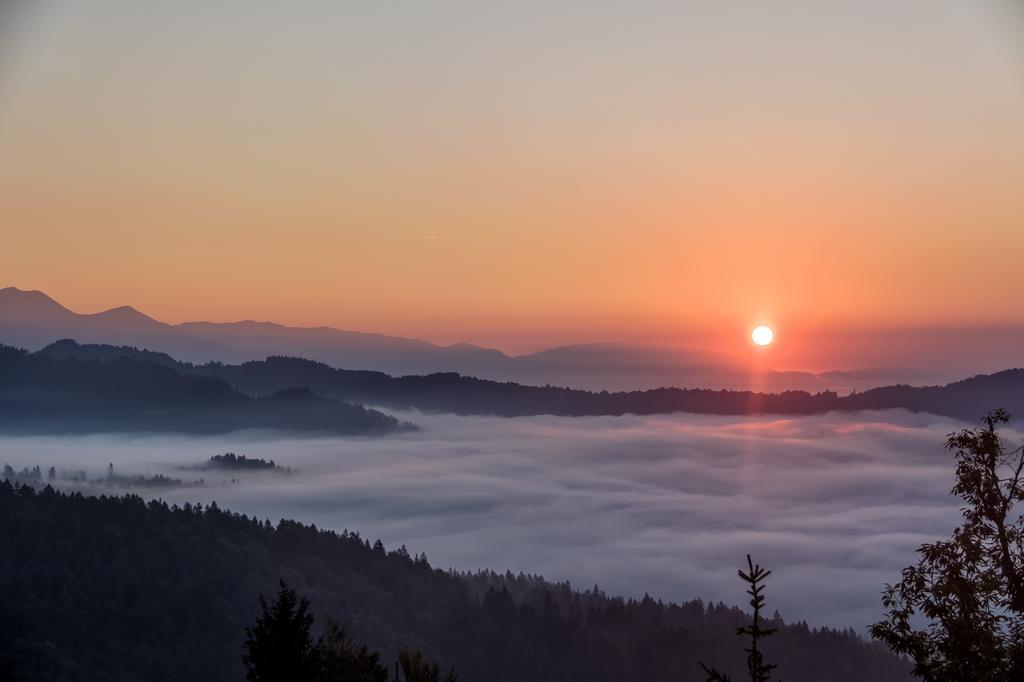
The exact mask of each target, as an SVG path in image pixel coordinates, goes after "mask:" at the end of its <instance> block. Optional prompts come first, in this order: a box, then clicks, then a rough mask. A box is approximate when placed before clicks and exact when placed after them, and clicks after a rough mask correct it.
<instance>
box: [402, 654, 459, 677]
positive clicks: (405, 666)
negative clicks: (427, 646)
mask: <svg viewBox="0 0 1024 682" xmlns="http://www.w3.org/2000/svg"><path fill="white" fill-rule="evenodd" d="M398 664H399V666H401V668H402V675H403V676H404V677H405V682H456V680H458V677H457V676H456V674H455V671H454V670H451V671H449V672H448V674H447V675H445V676H444V677H443V678H442V677H441V668H440V666H438V664H437V663H434V662H433V661H428V660H427V659H426V658H424V656H423V653H422V652H420V651H410V650H408V649H402V651H401V653H399V654H398Z"/></svg>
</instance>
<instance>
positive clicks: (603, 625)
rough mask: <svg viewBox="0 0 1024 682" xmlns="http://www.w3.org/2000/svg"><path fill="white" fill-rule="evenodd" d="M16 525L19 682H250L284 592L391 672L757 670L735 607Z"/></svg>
mask: <svg viewBox="0 0 1024 682" xmlns="http://www.w3.org/2000/svg"><path fill="white" fill-rule="evenodd" d="M0 518H2V519H4V522H3V523H2V524H0V585H2V586H3V588H2V589H0V613H2V614H3V618H0V678H3V679H9V678H10V677H11V676H13V678H14V679H17V680H20V681H21V682H37V681H42V680H65V679H66V680H93V681H97V682H106V681H108V680H109V681H113V680H118V681H121V680H147V681H150V682H161V681H167V682H171V681H174V682H177V681H179V680H206V681H210V682H220V681H222V680H223V681H224V682H227V681H229V680H230V681H232V682H234V681H236V680H240V679H242V677H243V675H244V671H243V668H242V665H241V644H242V640H243V637H244V629H245V627H246V626H247V625H249V624H251V623H252V622H253V620H254V619H255V617H256V615H257V612H258V602H257V597H258V596H259V595H260V594H266V595H270V594H272V593H274V592H275V591H276V587H277V580H278V579H279V578H282V577H283V578H284V579H285V580H287V581H288V583H289V584H290V585H291V586H293V587H294V588H296V589H297V590H298V591H299V592H300V593H302V594H304V595H306V596H308V597H309V598H310V599H311V601H312V603H313V605H314V608H315V610H316V615H317V620H318V622H319V623H322V622H323V621H324V618H323V615H324V614H330V615H331V616H332V617H333V618H335V619H337V620H338V621H340V622H341V623H342V624H344V625H346V626H347V627H348V628H349V630H350V631H351V632H352V633H353V634H354V635H355V637H356V638H357V639H359V640H364V641H366V642H367V643H368V644H369V645H370V646H371V648H373V649H376V650H379V651H381V652H382V653H383V655H384V657H385V660H386V661H389V662H390V661H392V660H394V657H395V655H396V653H397V650H398V648H399V647H400V646H403V645H407V646H414V647H420V648H422V649H423V650H424V652H425V653H426V654H427V655H428V656H429V657H431V658H433V659H435V660H438V661H439V662H441V663H442V664H443V667H445V668H447V667H448V666H454V668H455V669H456V670H457V671H458V673H459V679H460V680H461V681H462V682H474V681H476V680H480V681H484V680H487V681H488V682H521V681H523V680H530V681H531V682H547V681H550V682H575V681H579V682H613V681H614V682H621V681H622V680H652V681H657V680H665V681H668V680H674V681H675V680H678V681H682V682H686V681H691V682H695V681H697V680H703V679H704V676H703V675H702V674H701V671H700V669H699V668H698V667H697V661H698V660H701V659H705V660H706V659H711V660H714V661H716V663H718V662H719V661H721V662H723V663H724V664H725V666H726V669H727V671H728V672H732V673H734V674H738V673H739V672H740V671H739V670H737V669H736V665H735V664H737V663H740V664H741V663H742V657H743V655H742V652H741V651H740V649H741V647H742V643H741V642H740V641H739V640H737V638H736V637H735V636H734V633H735V628H736V627H737V626H738V625H741V624H745V623H746V622H747V621H746V617H745V616H744V615H743V614H742V612H740V611H739V610H738V609H735V608H731V607H727V606H725V605H723V604H717V605H714V604H708V605H705V604H703V603H702V602H700V601H693V602H688V603H684V604H672V603H663V602H661V601H656V600H654V599H651V598H645V599H643V600H640V601H636V600H623V599H621V598H615V597H608V596H606V595H605V594H604V593H602V592H600V591H598V590H597V588H595V589H594V590H589V591H586V592H577V591H574V590H573V589H572V588H571V587H570V586H569V585H568V584H554V583H550V582H547V581H545V580H543V579H542V578H539V577H535V576H525V575H519V576H513V575H511V574H505V575H500V574H495V573H490V572H485V573H479V574H474V575H463V574H457V573H452V572H446V571H442V570H439V569H436V568H432V567H431V566H430V564H429V563H428V562H427V559H426V556H425V555H420V556H411V555H410V554H409V553H408V552H407V551H406V549H405V548H404V547H403V548H401V549H398V550H395V551H390V552H389V551H386V550H385V548H384V546H383V545H382V544H381V543H380V541H378V542H377V543H376V544H374V545H372V546H371V544H370V542H369V541H368V540H366V539H363V538H362V537H360V535H359V534H358V533H351V532H347V531H346V532H343V533H340V534H338V533H334V532H328V531H322V530H318V529H316V528H315V527H312V526H306V525H303V524H300V523H296V522H294V521H281V522H280V523H278V524H277V526H276V527H273V526H271V525H270V522H269V521H260V520H257V519H255V518H247V517H245V516H240V515H236V514H232V513H230V512H227V511H223V510H221V509H219V508H217V507H216V506H215V505H214V506H210V507H206V508H200V507H194V506H190V505H186V506H185V508H178V507H168V506H167V505H166V504H164V503H161V502H149V503H146V502H144V501H143V500H142V499H141V498H139V497H135V496H127V497H83V496H82V495H80V494H77V493H76V494H73V495H67V494H61V493H57V492H54V491H52V489H49V488H45V489H43V490H42V491H40V492H33V490H32V489H31V488H20V487H19V488H16V487H14V486H12V485H11V484H9V483H7V482H0ZM722 570H723V571H725V572H728V573H732V568H731V567H726V566H723V567H722ZM738 597H739V595H738ZM778 625H779V626H780V632H779V633H778V634H777V635H775V636H773V637H772V638H771V641H770V642H768V643H766V644H765V645H764V648H765V650H766V651H767V652H768V656H769V657H770V660H772V662H775V663H778V664H779V665H780V666H781V668H780V673H781V675H782V678H783V679H785V680H787V681H788V682H812V681H813V682H820V681H821V680H829V681H830V682H854V681H857V682H860V681H861V680H872V681H874V682H895V681H897V680H901V681H902V680H907V679H909V676H908V674H907V670H908V668H909V665H908V664H907V663H906V662H904V661H901V660H899V659H897V658H896V657H894V656H892V655H891V654H889V653H888V652H887V651H885V650H884V648H883V647H881V646H878V645H873V644H868V643H866V642H864V641H863V640H861V639H860V638H859V637H858V636H857V635H856V633H854V632H852V631H837V630H831V629H820V630H818V629H814V630H812V629H810V628H808V627H807V626H806V625H805V624H792V625H784V624H781V623H778ZM730 663H731V664H732V666H731V667H730V666H729V664H730ZM5 673H6V674H7V677H5ZM737 679H739V678H738V677H737Z"/></svg>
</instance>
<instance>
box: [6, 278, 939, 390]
mask: <svg viewBox="0 0 1024 682" xmlns="http://www.w3.org/2000/svg"><path fill="white" fill-rule="evenodd" d="M60 339H75V340H76V341H78V342H79V343H103V344H113V345H116V346H134V347H137V348H146V349H150V350H155V351H160V352H164V353H168V354H170V355H172V356H173V357H174V358H176V359H178V360H181V361H186V362H193V363H206V362H211V361H216V362H226V363H239V362H245V361H248V360H262V359H264V358H267V357H271V356H291V357H302V358H306V359H309V360H315V361H319V362H324V363H326V364H328V365H331V366H334V367H344V368H346V369H352V370H377V371H381V372H385V373H387V374H390V375H397V376H401V375H415V374H430V373H435V372H458V373H460V374H463V375H471V376H474V377H478V378H481V379H491V380H495V381H515V382H517V383H522V384H529V385H548V384H550V385H556V386H569V387H574V388H582V389H590V390H634V389H651V388H658V387H663V386H689V387H703V388H721V389H744V388H749V387H750V386H749V384H750V371H749V369H748V368H747V367H746V366H745V365H744V364H743V363H742V362H740V361H739V360H738V359H737V358H735V357H732V356H730V355H728V354H724V353H713V352H708V351H701V350H693V349H685V348H677V347H671V346H657V345H643V344H624V343H588V344H576V345H567V346H559V347H555V348H549V349H547V350H543V351H540V352H537V353H531V354H527V355H519V356H511V355H508V354H506V353H503V352H501V351H499V350H496V349H494V348H485V347H482V346H476V345H472V344H468V343H456V344H452V345H437V344H433V343H430V342H427V341H423V340H419V339H410V338H403V337H396V336H387V335H384V334H375V333H366V332H358V331H347V330H341V329H334V328H331V327H288V326H285V325H281V324H276V323H273V322H257V321H252V320H245V321H239V322H186V323H182V324H168V323H166V322H161V321H159V320H156V319H154V318H152V317H149V316H148V315H146V314H144V313H142V312H139V311H138V310H136V309H135V308H132V307H130V306H121V307H117V308H112V309H110V310H106V311H103V312H99V313H90V314H83V313H78V312H75V311H72V310H70V309H68V308H66V307H65V306H63V305H61V304H60V303H58V302H57V301H55V300H54V299H52V298H51V297H49V296H47V295H46V294H45V293H43V292H41V291H24V290H21V289H17V288H15V287H7V288H4V289H0V343H4V344H8V345H11V346H15V347H21V348H26V349H29V350H38V349H41V348H43V347H45V346H47V345H49V344H50V343H53V342H54V341H58V340H60ZM950 378H953V377H950V376H947V375H944V374H942V373H938V372H934V371H924V370H917V369H910V368H902V367H879V368H867V369H858V370H853V371H831V372H825V373H821V374H814V373H810V372H799V371H771V372H766V373H764V374H763V375H762V377H761V378H760V381H759V388H760V389H762V390H772V391H785V390H808V391H821V390H825V389H829V388H832V389H836V390H838V391H840V392H844V391H848V390H852V389H863V388H868V387H871V386H877V385H879V384H883V383H913V384H923V383H936V382H939V381H941V380H948V379H950Z"/></svg>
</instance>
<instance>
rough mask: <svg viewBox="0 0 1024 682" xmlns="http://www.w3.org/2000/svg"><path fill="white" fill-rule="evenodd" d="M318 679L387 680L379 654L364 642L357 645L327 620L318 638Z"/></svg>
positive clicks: (346, 681)
mask: <svg viewBox="0 0 1024 682" xmlns="http://www.w3.org/2000/svg"><path fill="white" fill-rule="evenodd" d="M316 654H317V656H316V658H317V666H316V667H317V679H318V680H321V681H322V682H388V669H387V668H385V667H384V666H383V665H381V663H380V654H378V653H376V652H373V651H370V649H369V647H367V646H366V645H365V644H362V645H360V646H359V647H357V646H356V645H355V644H354V643H353V642H352V638H351V637H350V636H349V634H348V633H347V632H345V630H344V629H342V628H341V627H340V626H339V625H338V624H337V623H335V622H334V621H332V620H330V619H328V620H327V627H326V628H325V631H324V634H323V635H322V636H321V637H320V639H319V640H318V641H317V646H316Z"/></svg>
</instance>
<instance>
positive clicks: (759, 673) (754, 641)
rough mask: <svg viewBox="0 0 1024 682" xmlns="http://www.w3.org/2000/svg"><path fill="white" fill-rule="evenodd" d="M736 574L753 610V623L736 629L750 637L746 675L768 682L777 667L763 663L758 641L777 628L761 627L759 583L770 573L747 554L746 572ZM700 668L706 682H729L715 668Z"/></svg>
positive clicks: (756, 681) (760, 591)
mask: <svg viewBox="0 0 1024 682" xmlns="http://www.w3.org/2000/svg"><path fill="white" fill-rule="evenodd" d="M736 573H737V574H739V576H740V580H742V581H743V582H745V583H747V585H749V586H750V588H749V589H748V590H747V594H749V595H750V606H751V607H752V608H753V609H754V622H753V623H751V624H750V625H744V626H743V627H740V628H737V629H736V634H737V635H746V636H748V637H750V648H749V649H744V651H746V652H747V673H748V674H749V675H750V682H768V681H769V680H771V678H772V670H775V668H777V667H778V666H776V665H772V664H770V663H765V661H764V654H763V653H762V652H761V650H760V649H759V648H758V640H759V639H761V638H763V637H768V636H769V635H771V634H774V633H775V631H776V630H777V628H763V627H761V609H763V608H764V585H763V584H761V583H762V581H763V580H764V579H765V578H767V577H768V576H770V575H771V574H772V572H771V571H768V570H765V569H764V568H762V567H761V566H760V565H758V564H755V563H754V561H753V560H752V559H751V558H750V555H749V554H748V555H747V572H746V573H744V572H743V571H742V570H739V571H736ZM700 667H701V668H703V669H704V672H705V673H707V675H708V680H707V682H731V679H730V678H729V677H728V676H727V675H725V674H723V673H722V672H720V671H719V670H718V669H716V668H709V667H708V666H706V665H704V664H703V663H701V664H700Z"/></svg>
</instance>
